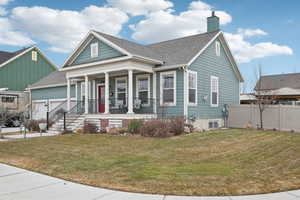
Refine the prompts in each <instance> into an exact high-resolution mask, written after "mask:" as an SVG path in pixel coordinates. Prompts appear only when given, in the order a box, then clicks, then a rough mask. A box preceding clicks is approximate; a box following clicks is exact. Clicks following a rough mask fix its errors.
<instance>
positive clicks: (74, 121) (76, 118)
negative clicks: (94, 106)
mask: <svg viewBox="0 0 300 200" xmlns="http://www.w3.org/2000/svg"><path fill="white" fill-rule="evenodd" d="M86 122H88V123H90V124H93V125H95V126H96V127H97V128H98V130H100V129H101V123H100V119H97V118H87V117H86V116H85V115H69V116H66V125H67V126H66V129H67V130H70V131H76V130H77V129H80V128H83V126H84V123H86ZM63 131H64V119H60V120H58V121H57V122H56V123H55V124H53V125H52V127H51V128H50V129H49V131H48V133H52V134H60V133H62V132H63Z"/></svg>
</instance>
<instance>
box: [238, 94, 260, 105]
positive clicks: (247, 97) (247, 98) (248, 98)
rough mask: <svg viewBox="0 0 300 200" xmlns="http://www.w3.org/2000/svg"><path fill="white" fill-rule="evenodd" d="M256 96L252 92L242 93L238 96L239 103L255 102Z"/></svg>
mask: <svg viewBox="0 0 300 200" xmlns="http://www.w3.org/2000/svg"><path fill="white" fill-rule="evenodd" d="M255 103H256V96H255V94H254V93H244V94H241V96H240V104H255Z"/></svg>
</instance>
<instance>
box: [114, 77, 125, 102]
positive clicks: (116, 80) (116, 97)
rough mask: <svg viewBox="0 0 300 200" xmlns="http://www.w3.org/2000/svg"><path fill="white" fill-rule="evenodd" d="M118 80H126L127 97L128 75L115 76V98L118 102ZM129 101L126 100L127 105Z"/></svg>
mask: <svg viewBox="0 0 300 200" xmlns="http://www.w3.org/2000/svg"><path fill="white" fill-rule="evenodd" d="M118 80H125V85H126V87H125V99H126V98H127V97H128V81H127V77H126V76H124V77H118V78H115V100H116V102H117V100H118V87H117V83H118ZM127 103H128V99H127V100H126V105H127Z"/></svg>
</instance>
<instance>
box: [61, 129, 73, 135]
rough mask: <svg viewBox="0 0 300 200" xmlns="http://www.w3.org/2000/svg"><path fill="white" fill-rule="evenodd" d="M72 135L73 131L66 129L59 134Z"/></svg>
mask: <svg viewBox="0 0 300 200" xmlns="http://www.w3.org/2000/svg"><path fill="white" fill-rule="evenodd" d="M72 133H73V131H72V130H68V129H66V130H63V131H62V132H61V133H60V134H62V135H66V134H72Z"/></svg>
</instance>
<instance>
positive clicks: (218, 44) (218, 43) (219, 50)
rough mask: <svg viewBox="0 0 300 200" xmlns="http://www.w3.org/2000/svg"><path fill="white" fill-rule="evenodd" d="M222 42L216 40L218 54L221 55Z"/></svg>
mask: <svg viewBox="0 0 300 200" xmlns="http://www.w3.org/2000/svg"><path fill="white" fill-rule="evenodd" d="M220 45H221V44H220V42H219V41H216V55H217V56H220V55H221V46H220Z"/></svg>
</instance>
